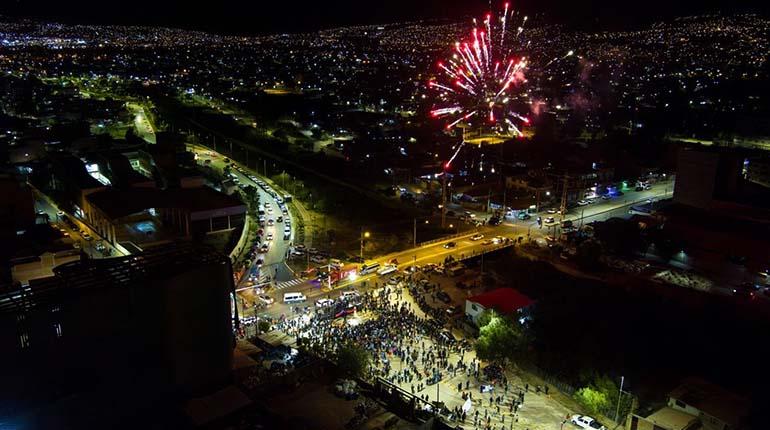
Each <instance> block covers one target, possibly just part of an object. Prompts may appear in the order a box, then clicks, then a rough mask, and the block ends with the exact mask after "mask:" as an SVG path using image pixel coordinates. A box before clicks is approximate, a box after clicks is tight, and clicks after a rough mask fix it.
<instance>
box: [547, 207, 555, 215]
mask: <svg viewBox="0 0 770 430" xmlns="http://www.w3.org/2000/svg"><path fill="white" fill-rule="evenodd" d="M546 212H548V213H549V214H550V215H553V214H555V213H556V208H549V209H548V210H547V211H546Z"/></svg>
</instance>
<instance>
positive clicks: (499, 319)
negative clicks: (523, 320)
mask: <svg viewBox="0 0 770 430" xmlns="http://www.w3.org/2000/svg"><path fill="white" fill-rule="evenodd" d="M477 321H478V322H479V327H480V328H479V338H478V339H477V340H476V355H477V356H478V357H479V358H481V359H482V360H493V361H501V362H502V363H503V364H505V363H506V361H507V360H509V359H514V358H516V357H517V356H518V355H519V353H521V352H523V351H524V350H525V349H526V347H527V345H528V344H529V341H528V339H527V336H526V334H525V331H524V327H522V326H521V324H520V323H519V322H518V320H515V319H511V318H509V317H507V316H502V315H499V314H497V313H496V312H495V311H493V310H487V311H484V312H483V313H482V314H481V315H479V319H478V320H477Z"/></svg>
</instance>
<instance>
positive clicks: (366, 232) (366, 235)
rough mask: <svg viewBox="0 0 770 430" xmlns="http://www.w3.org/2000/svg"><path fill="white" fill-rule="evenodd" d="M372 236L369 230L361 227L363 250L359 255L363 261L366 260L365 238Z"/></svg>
mask: <svg viewBox="0 0 770 430" xmlns="http://www.w3.org/2000/svg"><path fill="white" fill-rule="evenodd" d="M369 236H370V234H369V232H368V231H364V229H363V227H362V228H361V251H360V254H359V257H360V258H361V261H363V260H364V239H368V238H369Z"/></svg>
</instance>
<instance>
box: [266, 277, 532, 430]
mask: <svg viewBox="0 0 770 430" xmlns="http://www.w3.org/2000/svg"><path fill="white" fill-rule="evenodd" d="M417 285H420V287H418V286H417ZM437 290H438V286H436V285H431V284H430V283H426V282H423V283H422V284H419V283H416V282H414V280H413V279H408V280H406V285H405V287H384V288H381V289H379V290H375V292H366V293H364V294H362V295H361V296H360V297H359V298H358V299H357V300H356V308H357V318H356V320H355V321H348V320H347V319H348V318H351V317H350V316H346V317H344V318H341V319H337V320H330V319H328V318H322V317H321V315H320V314H319V315H306V316H305V317H304V318H293V319H288V318H287V319H284V320H282V321H280V322H278V327H277V328H278V329H279V330H282V331H284V332H285V333H286V334H288V335H290V336H292V337H295V338H296V339H297V342H298V343H301V344H302V345H303V347H305V348H306V349H307V350H309V351H312V352H314V353H315V354H318V355H320V356H325V357H328V358H333V357H334V355H335V353H336V351H337V348H339V347H340V346H342V345H351V344H352V345H357V346H360V347H362V348H364V349H365V350H366V351H367V352H368V353H369V354H371V357H372V362H371V366H370V368H369V371H370V375H368V376H370V377H379V378H382V379H384V380H386V381H388V382H390V383H391V384H394V385H398V386H399V387H401V388H402V389H403V390H404V391H406V392H408V393H411V394H413V395H414V396H415V397H417V398H419V399H421V400H423V401H424V402H422V404H424V405H429V404H431V403H432V402H433V401H434V400H436V401H437V400H439V399H438V393H437V390H438V389H433V388H431V387H432V386H434V385H435V384H441V383H442V382H443V383H444V384H446V385H445V388H444V390H445V391H446V389H447V388H446V387H450V388H449V390H451V392H452V393H453V396H454V399H453V400H454V401H452V402H450V403H448V404H451V403H455V404H454V405H453V406H452V407H451V408H447V409H445V416H446V417H447V418H448V419H450V420H453V421H454V422H455V423H457V425H459V426H461V427H462V428H466V429H471V428H472V429H484V430H504V429H507V428H513V426H514V424H515V423H516V422H518V419H519V411H520V409H521V407H522V405H523V403H524V400H525V396H526V392H528V391H529V387H518V388H516V387H514V385H513V383H511V382H510V381H508V379H507V377H506V376H505V374H504V372H502V371H500V372H490V371H482V369H481V363H480V362H479V361H478V359H476V358H475V354H474V353H472V352H471V351H472V350H471V346H470V344H469V343H468V342H465V341H459V342H458V341H454V338H451V339H448V338H447V337H446V336H442V333H445V332H446V331H447V330H444V328H443V324H442V323H440V322H438V321H437V320H436V319H435V318H433V317H432V315H433V312H425V311H424V310H423V306H425V307H429V308H430V309H433V308H432V307H430V306H429V305H428V304H427V301H425V297H423V296H424V295H429V294H431V293H433V294H435V292H436V291H437ZM407 294H409V295H412V296H413V297H405V296H406V295H407ZM421 298H422V300H421ZM421 302H422V303H423V305H420V303H421ZM413 304H417V306H418V307H419V308H420V309H419V310H418V309H414V308H413ZM439 312H442V316H443V311H439ZM491 368H492V366H489V367H488V369H491ZM454 390H456V391H454ZM434 393H436V394H435V397H434ZM442 400H445V403H446V400H449V399H442ZM468 400H470V405H471V408H468V407H463V405H464V404H466V403H467V401H468ZM516 428H520V426H517V427H516Z"/></svg>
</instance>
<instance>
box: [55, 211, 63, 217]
mask: <svg viewBox="0 0 770 430" xmlns="http://www.w3.org/2000/svg"><path fill="white" fill-rule="evenodd" d="M56 216H58V217H59V218H61V217H63V216H64V211H56Z"/></svg>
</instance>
